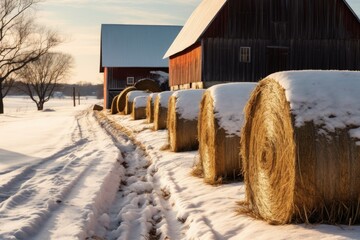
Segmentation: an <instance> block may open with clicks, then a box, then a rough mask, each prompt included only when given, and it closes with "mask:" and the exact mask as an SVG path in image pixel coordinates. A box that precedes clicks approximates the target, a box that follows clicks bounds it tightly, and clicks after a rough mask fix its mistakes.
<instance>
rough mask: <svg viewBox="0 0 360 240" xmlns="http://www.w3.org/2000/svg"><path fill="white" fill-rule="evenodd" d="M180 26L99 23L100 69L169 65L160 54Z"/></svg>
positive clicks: (162, 53) (163, 51)
mask: <svg viewBox="0 0 360 240" xmlns="http://www.w3.org/2000/svg"><path fill="white" fill-rule="evenodd" d="M180 29H181V26H164V25H126V24H102V25H101V43H100V45H101V46H100V72H102V71H103V68H104V67H168V61H167V60H166V59H163V55H164V53H165V52H166V50H167V49H168V47H169V46H170V44H171V43H172V42H173V40H174V39H175V37H176V35H177V34H178V33H179V31H180Z"/></svg>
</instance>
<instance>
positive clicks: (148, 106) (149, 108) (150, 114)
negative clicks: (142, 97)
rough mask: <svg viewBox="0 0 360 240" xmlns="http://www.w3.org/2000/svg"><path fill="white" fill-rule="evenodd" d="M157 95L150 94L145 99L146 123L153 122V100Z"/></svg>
mask: <svg viewBox="0 0 360 240" xmlns="http://www.w3.org/2000/svg"><path fill="white" fill-rule="evenodd" d="M157 95H158V94H157V93H151V94H150V95H149V96H148V98H147V102H146V121H147V122H148V123H153V122H154V103H155V98H156V96H157Z"/></svg>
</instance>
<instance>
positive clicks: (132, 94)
mask: <svg viewBox="0 0 360 240" xmlns="http://www.w3.org/2000/svg"><path fill="white" fill-rule="evenodd" d="M149 94H150V93H147V92H144V91H138V90H135V91H131V92H129V93H128V94H127V98H128V100H129V101H130V102H134V99H135V98H136V97H140V96H149Z"/></svg>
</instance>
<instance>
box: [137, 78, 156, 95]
mask: <svg viewBox="0 0 360 240" xmlns="http://www.w3.org/2000/svg"><path fill="white" fill-rule="evenodd" d="M134 87H135V88H136V89H137V90H142V91H149V92H161V88H160V86H159V84H158V83H157V82H156V81H154V80H152V79H148V78H146V79H140V80H139V81H137V82H136V83H135V85H134Z"/></svg>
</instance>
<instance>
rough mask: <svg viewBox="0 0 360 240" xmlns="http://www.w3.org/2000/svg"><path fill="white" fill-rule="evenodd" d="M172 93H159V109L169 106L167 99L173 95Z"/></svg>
mask: <svg viewBox="0 0 360 240" xmlns="http://www.w3.org/2000/svg"><path fill="white" fill-rule="evenodd" d="M173 93H174V92H173V91H164V92H161V93H159V95H158V96H159V103H160V106H161V107H164V108H167V107H168V105H169V98H170V97H171V95H172V94H173Z"/></svg>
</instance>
